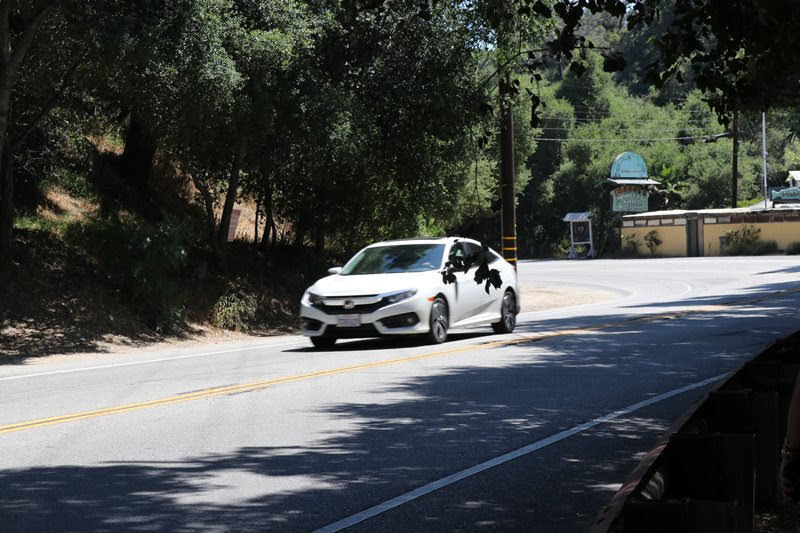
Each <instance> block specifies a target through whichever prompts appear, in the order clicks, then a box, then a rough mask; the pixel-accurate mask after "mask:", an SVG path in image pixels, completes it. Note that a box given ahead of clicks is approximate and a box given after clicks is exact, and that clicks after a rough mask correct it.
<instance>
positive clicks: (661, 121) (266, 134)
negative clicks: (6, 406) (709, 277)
mask: <svg viewBox="0 0 800 533" xmlns="http://www.w3.org/2000/svg"><path fill="white" fill-rule="evenodd" d="M663 3H664V4H665V5H671V2H668V1H665V2H663ZM11 4H13V7H8V9H6V10H5V11H0V40H2V39H5V40H6V42H7V43H8V47H7V48H8V49H9V50H11V51H12V53H11V55H9V56H8V57H3V58H0V60H2V61H4V63H3V64H5V65H6V66H7V67H8V68H7V69H6V70H5V71H2V72H0V74H2V76H5V78H3V79H6V80H10V82H11V85H10V87H11V89H9V92H8V94H6V93H3V91H2V90H0V118H2V117H6V118H7V124H6V125H5V127H6V131H5V133H3V132H2V131H0V133H3V135H4V137H5V141H4V144H3V145H2V146H3V156H2V158H0V178H2V179H0V185H2V186H1V187H0V269H2V270H0V273H2V277H0V301H2V305H0V346H2V348H1V349H2V350H3V351H4V352H5V353H7V354H11V355H21V354H23V353H49V352H53V351H56V350H58V349H59V348H58V346H61V347H62V348H61V349H66V350H84V349H91V348H92V346H93V343H94V342H95V341H96V340H97V339H99V338H103V337H105V336H109V335H111V336H115V335H120V336H125V337H126V338H129V339H144V340H146V339H149V338H153V337H154V336H158V335H163V334H165V333H166V332H171V333H172V334H180V332H181V331H186V328H187V325H186V324H187V323H194V324H205V323H213V324H216V325H218V326H220V327H225V328H230V329H239V330H244V329H255V330H257V331H273V330H275V328H284V329H285V328H290V327H292V326H293V325H294V319H293V318H292V316H293V312H294V310H295V309H296V305H297V301H298V299H299V297H300V294H301V292H302V290H303V288H304V287H305V286H307V285H308V284H309V283H310V282H312V281H313V279H314V278H316V277H318V276H320V275H323V274H324V272H325V269H326V268H327V267H328V266H331V265H334V264H340V263H341V261H342V260H344V259H345V258H346V257H348V256H349V255H350V254H351V253H353V252H354V251H356V250H357V249H358V248H359V247H361V246H363V245H364V244H367V243H370V242H374V241H376V240H381V239H388V238H400V237H409V236H417V235H444V234H459V235H464V236H469V237H474V238H478V239H480V240H483V241H485V242H487V243H488V244H489V245H492V246H497V244H498V242H499V236H498V227H499V208H500V205H499V188H498V184H497V180H498V174H499V147H498V138H497V137H498V136H497V128H498V123H499V119H500V117H499V113H500V109H501V107H502V106H501V105H500V104H499V102H500V98H501V97H500V83H499V79H500V74H502V71H504V70H505V71H507V72H508V73H509V76H511V78H512V80H513V81H512V84H511V86H510V88H508V90H507V91H506V93H507V96H504V98H509V99H510V100H511V104H512V108H513V117H514V124H515V160H514V167H515V170H516V178H517V196H518V222H519V229H518V232H519V252H520V255H521V256H522V257H552V256H556V257H560V256H561V255H562V254H563V253H564V250H565V246H566V243H567V242H568V236H567V232H566V230H567V228H566V225H565V224H564V223H563V222H561V218H562V217H563V215H564V213H566V212H569V211H592V212H593V213H594V216H595V221H596V225H597V226H596V227H597V231H596V235H597V239H598V241H599V242H598V244H599V248H600V250H601V253H603V254H605V255H613V254H615V253H617V251H618V250H619V249H620V243H619V242H618V237H617V234H616V232H615V231H613V228H614V227H615V224H616V219H615V217H614V214H613V213H610V212H609V198H608V187H607V185H606V184H605V178H606V177H607V175H608V171H609V168H610V165H611V162H612V160H613V158H614V156H616V155H617V154H618V153H620V152H623V151H626V150H634V151H637V152H639V153H640V154H641V155H642V156H643V157H644V158H645V160H646V162H647V164H648V167H649V169H650V173H651V175H652V176H653V177H654V178H655V179H657V180H659V181H661V182H662V183H663V187H662V189H661V190H660V191H659V192H657V193H656V194H655V195H654V204H653V207H654V208H691V209H696V208H705V207H723V206H727V205H730V203H731V201H732V200H733V199H732V198H731V188H730V180H731V164H730V159H731V153H732V141H731V139H730V138H728V137H727V132H728V131H729V127H730V126H729V125H730V118H731V115H730V105H729V104H730V103H731V102H733V100H724V99H723V100H720V98H719V97H720V95H721V94H724V92H720V91H721V89H718V88H715V87H712V86H711V85H709V84H708V83H707V82H706V81H703V78H699V77H698V78H697V79H695V75H697V76H700V74H694V73H695V72H697V73H700V71H699V70H696V69H695V70H692V69H691V68H689V66H688V65H684V66H683V67H681V69H677V70H676V71H677V72H678V75H676V76H673V77H672V78H669V79H667V78H665V79H664V80H652V79H651V78H647V77H645V76H644V74H642V72H644V70H645V69H644V66H645V65H651V64H654V63H653V59H654V57H655V58H656V59H658V56H656V55H655V54H656V50H657V47H655V46H654V43H655V42H656V40H657V39H659V38H661V36H662V35H663V34H664V30H665V27H666V26H665V25H667V24H669V23H670V22H669V20H667V19H659V18H655V19H654V20H653V21H651V23H650V24H639V25H636V26H635V27H633V28H632V29H631V30H630V31H628V30H625V29H623V25H622V24H621V23H620V20H621V18H622V19H623V20H625V19H626V18H630V21H634V19H635V17H633V16H632V13H633V12H634V11H635V10H633V9H631V10H630V11H629V12H627V13H626V12H620V11H619V8H618V6H617V5H616V4H613V3H609V4H608V6H606V11H605V12H604V11H603V9H600V8H598V9H592V10H591V11H595V13H594V14H591V13H589V11H590V10H587V11H586V12H585V13H584V17H583V18H582V19H581V21H582V22H581V25H580V26H579V27H577V28H576V27H574V24H572V22H570V21H573V19H574V17H572V16H571V15H570V12H571V10H572V9H573V8H576V9H577V7H579V6H578V4H575V5H574V6H573V5H571V4H570V5H569V6H568V8H565V7H564V6H563V5H561V6H560V7H559V2H531V1H528V0H524V1H523V0H516V1H515V2H508V3H497V2H490V1H474V2H417V1H411V0H408V1H405V0H404V1H398V2H377V3H376V2H361V1H334V0H331V1H324V2H316V1H314V2H311V1H305V0H236V1H233V0H142V1H137V2H130V1H124V0H84V1H80V2H78V1H67V0H64V1H51V0H41V1H38V2H37V1H33V0H31V1H19V2H12V3H5V4H3V5H5V6H9V5H11ZM598 5H599V4H598ZM615 6H616V7H615ZM554 13H558V16H556V15H555V14H554ZM579 18H580V17H579ZM570 24H572V26H571V25H570ZM3 28H5V29H6V31H5V33H4V32H3V31H2V30H3ZM565 28H566V29H565ZM567 30H569V31H573V30H574V34H570V36H571V37H570V39H573V40H570V39H567V38H566V37H565V35H566V34H565V33H564V32H565V31H567ZM554 39H555V41H554ZM554 42H555V43H556V44H553V43H554ZM589 42H591V43H593V44H592V46H588V45H587V43H589ZM0 44H2V43H0ZM659 49H660V48H659ZM526 50H530V51H529V52H526ZM664 53H666V52H664ZM687 53H688V52H687ZM692 57H695V56H692ZM625 65H628V68H624V67H625ZM11 67H13V68H11ZM670 68H672V67H670ZM9 69H10V70H9ZM673 70H675V69H673ZM673 74H675V72H673ZM701 74H702V73H701ZM2 76H0V77H2ZM714 79H715V80H716V78H714ZM698 80H699V81H701V82H703V83H704V84H705V85H703V88H704V89H705V90H704V91H700V90H698V89H697V88H696V87H697V86H698ZM0 85H1V84H0ZM712 89H713V90H712ZM744 94H745V93H742V95H744ZM742 95H737V98H738V100H737V101H738V102H740V103H742V102H744V101H745V100H744V96H742ZM6 97H7V98H6ZM3 102H6V103H7V105H5V106H4V105H3ZM720 102H722V103H720ZM723 104H724V105H723ZM779 104H780V105H774V106H773V107H772V108H771V110H770V113H769V115H768V137H767V145H768V152H769V154H770V167H769V180H770V184H771V185H779V184H782V181H783V179H784V178H785V171H786V170H787V169H790V168H795V167H797V166H800V148H799V147H798V143H797V141H796V140H793V138H792V137H790V136H789V132H790V130H791V129H792V128H793V127H795V125H796V124H797V114H796V113H795V112H794V108H792V107H791V106H787V105H784V104H785V102H779ZM741 108H742V109H741V113H740V117H739V123H740V130H741V140H742V143H741V147H740V154H739V176H738V184H739V187H738V195H737V198H736V200H738V201H747V200H752V199H755V198H757V197H758V196H759V194H760V185H759V183H760V177H759V175H760V171H761V166H760V165H761V163H760V158H759V156H760V138H759V135H760V127H759V120H760V114H759V113H758V112H757V111H754V110H753V109H754V108H753V107H752V106H751V107H747V106H746V105H744V104H742V105H741ZM2 124H3V123H2V120H0V126H2ZM1 129H2V127H0V130H1ZM234 209H240V210H242V212H243V217H242V220H241V222H240V231H239V232H238V235H239V237H238V238H237V239H236V240H235V241H233V242H230V243H229V242H228V241H227V233H228V226H229V222H230V219H231V215H232V213H233V210H234ZM6 219H9V220H10V221H12V222H13V224H12V223H11V222H9V223H8V224H6V222H4V221H5V220H6ZM12 226H13V231H11V227H12ZM7 230H8V231H7ZM12 244H13V246H12Z"/></svg>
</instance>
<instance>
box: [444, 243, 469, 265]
mask: <svg viewBox="0 0 800 533" xmlns="http://www.w3.org/2000/svg"><path fill="white" fill-rule="evenodd" d="M466 256H467V254H466V252H465V251H464V245H463V244H462V243H460V242H457V243H455V244H454V245H453V246H452V247H451V248H450V254H449V255H448V256H447V260H448V261H450V262H451V263H454V262H460V261H463V260H464V258H465V257H466Z"/></svg>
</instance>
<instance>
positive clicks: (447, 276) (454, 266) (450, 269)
mask: <svg viewBox="0 0 800 533" xmlns="http://www.w3.org/2000/svg"><path fill="white" fill-rule="evenodd" d="M456 246H459V247H458V248H456ZM453 250H456V251H457V250H464V247H463V246H460V245H459V241H455V242H454V243H453V247H452V248H451V249H450V257H448V261H447V262H446V263H445V264H444V269H442V271H441V272H440V274H441V275H442V283H444V284H445V285H447V284H448V283H455V282H456V275H455V274H454V272H464V273H465V274H466V273H467V272H469V269H470V268H472V267H473V266H475V265H478V269H477V270H475V277H474V279H475V283H477V284H478V285H480V284H481V283H485V284H486V285H485V287H484V289H485V290H486V294H489V287H494V288H495V289H499V288H500V287H502V286H503V280H502V279H501V278H500V271H499V270H497V269H496V268H491V269H490V268H489V260H490V258H491V252H490V251H489V247H488V246H486V245H485V244H483V243H481V250H480V251H479V252H477V253H474V254H467V253H464V254H463V255H461V256H459V255H457V254H455V253H454V252H453Z"/></svg>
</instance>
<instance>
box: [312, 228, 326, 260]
mask: <svg viewBox="0 0 800 533" xmlns="http://www.w3.org/2000/svg"><path fill="white" fill-rule="evenodd" d="M314 251H316V252H317V253H319V254H321V253H322V252H324V251H325V232H324V231H323V230H322V228H321V227H320V228H318V229H317V231H316V233H315V235H314Z"/></svg>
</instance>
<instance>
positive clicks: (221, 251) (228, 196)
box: [214, 137, 247, 270]
mask: <svg viewBox="0 0 800 533" xmlns="http://www.w3.org/2000/svg"><path fill="white" fill-rule="evenodd" d="M246 149H247V143H246V137H242V139H241V140H240V141H239V146H238V147H237V149H236V155H235V156H234V158H233V165H232V166H231V172H230V175H229V177H228V190H227V192H226V193H225V202H224V203H223V204H222V215H221V216H220V219H219V229H218V231H217V237H216V246H215V247H214V251H215V253H216V254H217V257H216V259H217V265H218V266H219V267H220V268H222V269H223V270H224V269H225V266H226V265H225V247H226V246H227V244H228V228H229V227H230V225H231V213H233V205H234V204H235V203H236V196H237V194H238V190H239V171H240V170H241V168H242V162H243V160H244V154H245V150H246Z"/></svg>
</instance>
